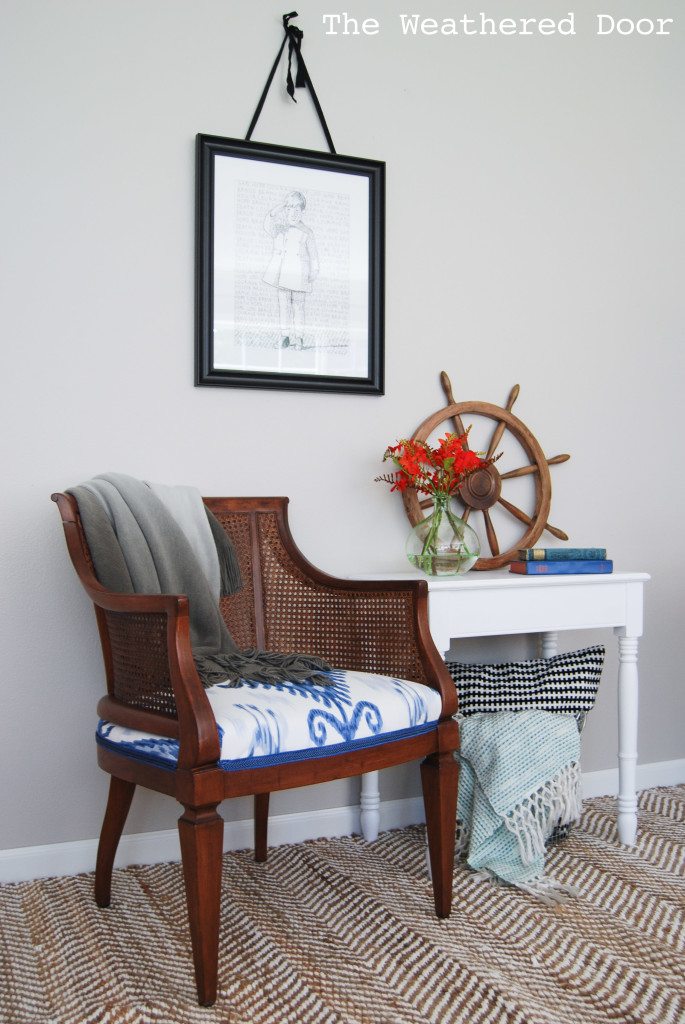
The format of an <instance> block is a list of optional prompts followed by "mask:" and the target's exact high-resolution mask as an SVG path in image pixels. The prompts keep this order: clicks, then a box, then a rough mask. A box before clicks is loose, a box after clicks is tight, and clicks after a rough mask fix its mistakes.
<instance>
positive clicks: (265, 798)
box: [254, 793, 271, 862]
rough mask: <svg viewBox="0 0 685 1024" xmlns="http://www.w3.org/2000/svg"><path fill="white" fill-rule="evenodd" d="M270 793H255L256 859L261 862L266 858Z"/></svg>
mask: <svg viewBox="0 0 685 1024" xmlns="http://www.w3.org/2000/svg"><path fill="white" fill-rule="evenodd" d="M270 795H271V794H270V793H255V796H254V859H255V860H256V861H260V862H261V861H265V860H266V850H267V836H268V828H269V796H270Z"/></svg>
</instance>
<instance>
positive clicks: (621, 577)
mask: <svg viewBox="0 0 685 1024" xmlns="http://www.w3.org/2000/svg"><path fill="white" fill-rule="evenodd" d="M355 578H356V579H375V580H407V579H411V580H425V581H426V583H427V584H428V589H429V590H431V591H441V590H501V589H503V588H505V587H506V588H511V589H515V588H517V587H526V588H531V587H573V586H587V585H588V584H593V585H595V584H596V585H598V586H605V587H610V586H612V585H614V586H615V585H617V584H618V585H623V584H626V583H645V582H646V581H647V580H649V579H650V576H649V573H646V572H610V573H568V574H567V573H550V574H549V575H547V574H542V575H539V576H537V575H536V576H523V575H521V574H519V573H514V572H509V570H508V569H493V570H488V571H481V570H478V571H475V572H474V571H473V570H471V571H470V572H466V573H464V574H463V575H462V576H426V575H425V574H424V573H422V572H418V571H414V570H412V569H411V568H409V569H407V570H406V571H400V572H398V571H393V572H385V573H384V572H374V573H359V574H355Z"/></svg>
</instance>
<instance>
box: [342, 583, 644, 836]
mask: <svg viewBox="0 0 685 1024" xmlns="http://www.w3.org/2000/svg"><path fill="white" fill-rule="evenodd" d="M416 575H417V574H415V573H411V571H408V572H405V573H389V574H386V576H385V577H384V578H386V579H387V578H390V579H406V578H407V577H409V576H411V577H413V578H416ZM375 576H376V578H380V574H375ZM367 578H368V577H367ZM421 578H424V579H425V577H421ZM649 578H650V577H649V575H648V574H647V573H637V572H615V573H610V574H607V575H600V574H598V575H587V576H518V575H516V574H514V573H510V572H509V570H508V569H499V570H495V571H493V572H469V573H467V574H466V575H465V576H463V577H454V578H435V579H433V578H431V579H428V591H429V594H428V614H429V620H430V629H431V633H432V635H433V640H434V641H435V645H436V647H437V648H438V650H439V651H440V652H442V653H444V654H447V652H448V651H449V648H450V644H451V641H452V640H458V639H463V638H465V637H483V636H502V635H511V634H515V633H539V634H540V637H541V655H542V657H551V656H552V655H554V654H556V651H557V634H558V633H559V632H561V631H564V630H573V629H600V628H606V627H611V628H613V631H614V633H615V635H616V636H617V637H618V657H619V664H618V776H619V795H618V835H619V839H620V841H621V842H622V843H625V844H627V845H629V846H632V845H633V844H634V843H635V838H636V834H637V790H636V767H637V729H638V673H637V646H638V638H639V637H640V636H641V635H642V603H643V589H644V584H645V582H646V581H647V580H648V579H649ZM379 824H380V797H379V790H378V772H369V773H368V774H366V775H364V776H362V785H361V827H362V833H363V835H364V837H365V839H367V840H369V841H372V840H373V839H375V838H376V836H377V835H378V830H379Z"/></svg>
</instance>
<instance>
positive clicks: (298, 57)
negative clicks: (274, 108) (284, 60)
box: [283, 11, 307, 103]
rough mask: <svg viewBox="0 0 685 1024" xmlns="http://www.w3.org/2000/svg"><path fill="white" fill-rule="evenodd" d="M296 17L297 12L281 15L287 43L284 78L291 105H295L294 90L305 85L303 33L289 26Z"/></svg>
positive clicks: (293, 26)
mask: <svg viewBox="0 0 685 1024" xmlns="http://www.w3.org/2000/svg"><path fill="white" fill-rule="evenodd" d="M296 17H297V11H291V12H290V14H284V15H283V29H284V31H285V35H286V39H287V41H288V76H287V78H286V89H287V90H288V96H290V99H291V100H292V101H293V103H297V100H296V99H295V88H296V87H297V88H298V89H304V88H305V86H306V84H307V79H306V76H305V73H304V66H303V63H302V53H301V50H300V47H301V45H302V38H303V36H304V32H303V31H302V29H301V28H298V27H297V25H291V24H290V19H291V18H296ZM293 53H294V54H295V61H296V64H297V73H296V75H295V82H294V83H293V73H292V60H293Z"/></svg>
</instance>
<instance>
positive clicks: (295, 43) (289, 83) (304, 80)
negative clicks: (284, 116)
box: [245, 11, 335, 153]
mask: <svg viewBox="0 0 685 1024" xmlns="http://www.w3.org/2000/svg"><path fill="white" fill-rule="evenodd" d="M296 17H297V11H291V12H290V14H284V15H283V30H284V32H285V35H284V37H283V42H282V43H281V48H280V50H279V51H278V55H277V56H276V60H275V61H274V65H273V67H272V68H271V74H270V75H269V77H268V79H267V81H266V85H265V86H264V91H263V93H262V95H261V98H260V100H259V103H258V104H257V109H256V110H255V112H254V116H253V118H252V121H251V123H250V127H249V128H248V130H247V135H246V136H245V141H246V142H249V141H250V138H251V137H252V132H253V131H254V129H255V125H256V124H257V121H258V120H259V115H260V114H261V112H262V108H263V106H264V101H265V100H266V97H267V93H268V92H269V89H270V88H271V83H272V82H273V80H274V75H275V74H276V70H277V68H278V65H279V63H280V60H281V57H282V56H283V51H284V49H285V46H286V43H287V44H288V74H287V77H286V89H287V90H288V95H289V96H290V98H291V100H292V101H293V102H294V103H297V100H296V99H295V89H309V91H310V93H311V95H312V100H313V102H314V106H315V108H316V112H317V114H318V115H319V121H320V122H321V127H322V128H323V133H324V135H325V136H326V142H327V143H328V148H329V149H330V151H331V153H335V146H334V145H333V139H332V138H331V133H330V132H329V130H328V125H327V124H326V118H325V117H324V116H323V110H322V109H321V104H320V103H319V98H318V96H317V95H316V92H315V90H314V86H313V85H312V80H311V78H310V77H309V72H308V71H307V65H306V64H305V62H304V57H303V56H302V38H303V36H304V32H303V31H302V29H301V28H298V27H297V25H291V24H290V20H291V18H296ZM293 56H294V58H295V65H296V72H295V81H294V82H293V74H292V63H293Z"/></svg>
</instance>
